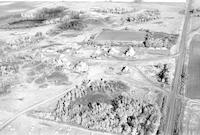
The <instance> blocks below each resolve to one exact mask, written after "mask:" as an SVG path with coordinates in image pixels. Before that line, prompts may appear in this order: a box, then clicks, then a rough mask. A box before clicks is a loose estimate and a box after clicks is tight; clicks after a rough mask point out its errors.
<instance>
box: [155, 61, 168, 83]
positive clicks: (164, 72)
mask: <svg viewBox="0 0 200 135" xmlns="http://www.w3.org/2000/svg"><path fill="white" fill-rule="evenodd" d="M155 67H156V68H159V69H160V71H159V72H158V73H157V74H156V78H157V81H158V82H162V83H165V84H169V83H170V80H169V79H170V78H169V68H168V65H167V64H162V65H161V64H159V65H155Z"/></svg>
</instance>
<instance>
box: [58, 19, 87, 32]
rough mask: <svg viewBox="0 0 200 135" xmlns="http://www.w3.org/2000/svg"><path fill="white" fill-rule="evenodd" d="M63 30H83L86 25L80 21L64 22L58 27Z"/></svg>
mask: <svg viewBox="0 0 200 135" xmlns="http://www.w3.org/2000/svg"><path fill="white" fill-rule="evenodd" d="M58 27H59V28H60V29H61V30H82V29H83V28H85V27H86V25H85V24H84V23H83V22H82V21H81V20H79V19H74V20H69V21H65V22H62V23H61V24H60V25H59V26H58Z"/></svg>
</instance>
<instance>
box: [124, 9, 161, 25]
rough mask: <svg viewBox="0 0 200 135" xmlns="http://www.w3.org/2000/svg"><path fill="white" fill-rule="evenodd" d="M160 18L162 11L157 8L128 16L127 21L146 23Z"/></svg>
mask: <svg viewBox="0 0 200 135" xmlns="http://www.w3.org/2000/svg"><path fill="white" fill-rule="evenodd" d="M159 18H160V11H159V10H157V9H155V10H145V11H143V12H142V13H137V14H134V15H133V16H128V17H126V19H125V20H126V21H127V22H134V23H144V22H148V21H152V20H156V19H159Z"/></svg>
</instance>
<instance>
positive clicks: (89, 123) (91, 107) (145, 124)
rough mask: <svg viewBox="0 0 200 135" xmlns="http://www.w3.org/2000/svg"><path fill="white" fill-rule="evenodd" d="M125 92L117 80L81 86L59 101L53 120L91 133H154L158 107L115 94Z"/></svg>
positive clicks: (144, 134) (124, 85) (157, 124)
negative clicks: (76, 126) (73, 125)
mask: <svg viewBox="0 0 200 135" xmlns="http://www.w3.org/2000/svg"><path fill="white" fill-rule="evenodd" d="M127 89H129V87H128V86H127V85H126V84H124V83H123V82H121V81H94V82H91V83H84V84H83V85H81V87H77V88H76V89H74V90H72V91H71V92H70V93H68V94H67V95H65V96H64V97H63V98H61V99H60V100H59V101H58V103H57V106H56V109H55V110H54V112H53V113H52V114H53V116H54V119H55V120H57V121H62V122H67V123H68V122H69V123H73V124H77V125H80V126H82V127H85V128H88V129H92V130H100V131H106V132H112V133H120V134H125V135H128V134H134V135H148V134H149V135H150V134H155V133H156V132H157V130H158V126H159V124H160V118H161V115H160V110H159V108H158V106H157V105H155V104H151V103H147V102H145V101H144V100H138V99H133V98H132V97H131V96H129V95H128V94H122V92H119V91H126V90H127ZM117 92H119V93H118V94H116V93H117ZM114 93H115V94H114Z"/></svg>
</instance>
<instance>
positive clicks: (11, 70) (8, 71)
mask: <svg viewBox="0 0 200 135" xmlns="http://www.w3.org/2000/svg"><path fill="white" fill-rule="evenodd" d="M18 70H19V66H18V65H17V64H12V65H11V64H6V65H0V77H2V76H6V75H12V74H15V73H17V72H18Z"/></svg>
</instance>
